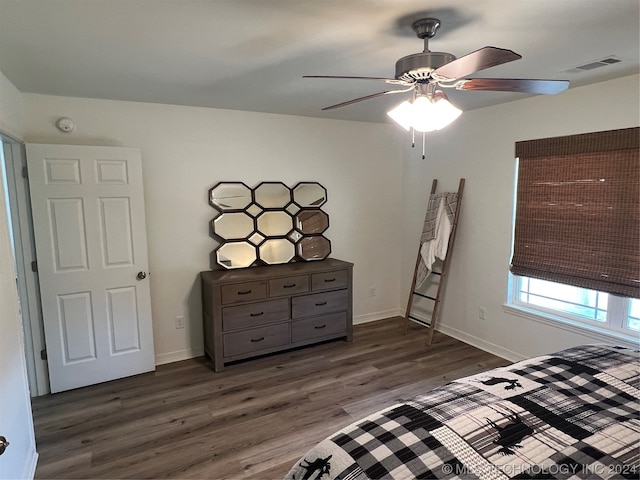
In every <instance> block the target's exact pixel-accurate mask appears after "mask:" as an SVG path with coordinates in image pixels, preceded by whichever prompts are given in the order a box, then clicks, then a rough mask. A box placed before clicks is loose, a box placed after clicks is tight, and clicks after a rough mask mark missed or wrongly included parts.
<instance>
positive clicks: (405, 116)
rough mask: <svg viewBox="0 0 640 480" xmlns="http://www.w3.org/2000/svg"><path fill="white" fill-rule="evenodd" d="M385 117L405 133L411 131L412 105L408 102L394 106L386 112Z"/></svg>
mask: <svg viewBox="0 0 640 480" xmlns="http://www.w3.org/2000/svg"><path fill="white" fill-rule="evenodd" d="M387 115H389V116H390V117H391V119H392V120H393V121H394V122H396V123H397V124H398V125H400V126H401V127H402V128H404V129H405V130H406V131H409V130H411V126H412V124H413V105H412V104H411V102H409V101H408V100H405V101H404V102H402V103H400V104H399V105H396V106H395V107H394V108H393V109H391V110H389V111H388V112H387Z"/></svg>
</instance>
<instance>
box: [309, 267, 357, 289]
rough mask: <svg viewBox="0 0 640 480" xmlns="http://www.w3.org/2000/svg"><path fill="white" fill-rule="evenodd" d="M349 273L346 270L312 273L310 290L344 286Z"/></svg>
mask: <svg viewBox="0 0 640 480" xmlns="http://www.w3.org/2000/svg"><path fill="white" fill-rule="evenodd" d="M348 280H349V275H348V274H347V271H346V270H336V271H335V272H326V273H314V274H313V275H311V290H313V291H314V292H316V291H318V290H329V289H334V288H346V287H347V283H348Z"/></svg>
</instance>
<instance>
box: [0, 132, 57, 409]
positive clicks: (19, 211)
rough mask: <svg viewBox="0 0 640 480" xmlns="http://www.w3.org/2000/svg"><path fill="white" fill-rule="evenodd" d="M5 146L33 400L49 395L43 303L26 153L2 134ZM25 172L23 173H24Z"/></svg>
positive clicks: (19, 293)
mask: <svg viewBox="0 0 640 480" xmlns="http://www.w3.org/2000/svg"><path fill="white" fill-rule="evenodd" d="M0 138H1V139H2V144H3V153H4V164H5V172H6V180H7V190H8V195H9V209H10V221H11V228H12V229H13V242H14V244H13V246H14V258H15V263H16V265H15V267H16V275H17V282H16V283H17V285H16V286H17V289H18V296H19V298H18V299H17V301H18V302H19V306H20V316H21V319H22V326H23V334H24V338H23V342H24V347H25V357H26V358H25V360H26V365H27V377H28V379H29V391H30V393H31V396H32V397H37V396H42V395H46V394H48V393H49V392H50V388H49V372H48V368H47V362H46V360H45V359H46V357H45V359H43V358H42V356H41V352H42V351H46V344H45V339H44V323H43V320H42V306H41V303H40V288H39V284H38V274H37V272H34V271H33V270H32V262H35V261H36V251H35V240H34V235H33V220H32V215H31V200H30V196H29V181H28V178H27V177H26V167H27V161H26V153H25V146H24V142H22V141H20V140H18V139H16V138H14V137H12V136H11V135H8V134H6V133H4V132H1V131H0ZM23 172H24V173H23Z"/></svg>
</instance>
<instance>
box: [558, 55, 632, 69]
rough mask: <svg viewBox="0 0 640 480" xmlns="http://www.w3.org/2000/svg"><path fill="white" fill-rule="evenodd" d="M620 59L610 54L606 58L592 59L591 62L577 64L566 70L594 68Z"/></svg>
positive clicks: (618, 61) (617, 61)
mask: <svg viewBox="0 0 640 480" xmlns="http://www.w3.org/2000/svg"><path fill="white" fill-rule="evenodd" d="M621 61H622V60H620V59H619V58H617V57H614V56H613V55H612V56H609V57H606V58H601V59H599V60H594V61H593V62H589V63H585V64H584V65H578V66H577V67H573V68H571V69H569V70H567V71H568V72H581V71H582V72H584V71H587V70H594V69H596V68H601V67H606V66H608V65H612V64H614V63H620V62H621Z"/></svg>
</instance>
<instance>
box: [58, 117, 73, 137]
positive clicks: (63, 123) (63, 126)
mask: <svg viewBox="0 0 640 480" xmlns="http://www.w3.org/2000/svg"><path fill="white" fill-rule="evenodd" d="M56 127H58V130H60V131H61V132H64V133H71V132H73V131H74V130H75V129H76V125H75V123H73V121H72V120H71V119H70V118H65V117H63V118H59V119H58V121H57V122H56Z"/></svg>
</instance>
